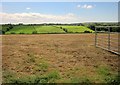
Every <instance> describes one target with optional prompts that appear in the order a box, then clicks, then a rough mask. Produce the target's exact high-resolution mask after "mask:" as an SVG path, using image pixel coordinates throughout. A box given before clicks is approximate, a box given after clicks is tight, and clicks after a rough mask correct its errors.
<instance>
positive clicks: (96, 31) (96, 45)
mask: <svg viewBox="0 0 120 85" xmlns="http://www.w3.org/2000/svg"><path fill="white" fill-rule="evenodd" d="M95 47H97V28H96V27H95Z"/></svg>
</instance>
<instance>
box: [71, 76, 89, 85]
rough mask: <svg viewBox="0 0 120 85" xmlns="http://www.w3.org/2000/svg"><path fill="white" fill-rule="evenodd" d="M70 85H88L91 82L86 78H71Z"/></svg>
mask: <svg viewBox="0 0 120 85" xmlns="http://www.w3.org/2000/svg"><path fill="white" fill-rule="evenodd" d="M71 83H84V84H85V85H89V84H90V83H91V82H90V80H89V79H88V78H87V77H73V78H71Z"/></svg>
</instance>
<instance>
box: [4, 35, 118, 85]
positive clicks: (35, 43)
mask: <svg viewBox="0 0 120 85" xmlns="http://www.w3.org/2000/svg"><path fill="white" fill-rule="evenodd" d="M94 37H95V36H94V34H51V35H49V34H46V35H44V34H41V35H37V34H36V35H15V34H14V35H2V43H3V44H2V65H3V66H2V67H3V68H2V71H3V76H2V79H3V81H2V82H3V83H16V84H17V83H36V84H38V83H86V84H89V83H101V84H102V83H112V84H114V83H116V82H117V83H120V82H119V81H118V80H117V79H118V68H119V65H118V63H119V60H120V57H118V55H116V54H112V53H110V52H108V51H105V50H102V49H100V48H96V47H95V46H94Z"/></svg>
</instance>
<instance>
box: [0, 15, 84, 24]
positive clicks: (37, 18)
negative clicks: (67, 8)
mask: <svg viewBox="0 0 120 85" xmlns="http://www.w3.org/2000/svg"><path fill="white" fill-rule="evenodd" d="M0 16H2V22H0V23H19V22H23V23H33V24H37V23H75V22H82V20H81V18H80V17H78V16H76V15H75V14H73V13H68V14H64V15H51V14H41V13H0Z"/></svg>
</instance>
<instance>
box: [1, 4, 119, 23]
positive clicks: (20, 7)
mask: <svg viewBox="0 0 120 85" xmlns="http://www.w3.org/2000/svg"><path fill="white" fill-rule="evenodd" d="M1 14H2V16H4V17H3V21H2V22H3V23H9V22H12V23H19V22H23V23H75V22H76V23H78V22H95V21H97V22H105V21H106V22H113V21H118V3H117V2H3V3H2V11H1ZM5 16H6V17H5ZM12 17H13V18H14V19H11V18H12ZM9 18H10V19H9ZM15 19H16V20H15ZM36 19H38V20H36ZM29 20H32V21H34V22H32V21H29Z"/></svg>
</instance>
